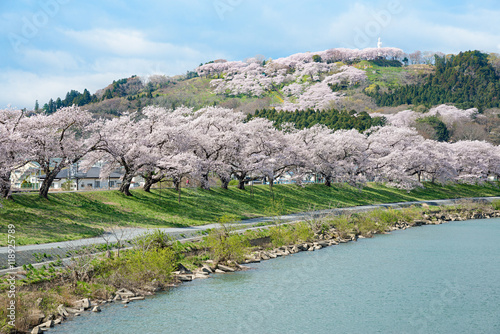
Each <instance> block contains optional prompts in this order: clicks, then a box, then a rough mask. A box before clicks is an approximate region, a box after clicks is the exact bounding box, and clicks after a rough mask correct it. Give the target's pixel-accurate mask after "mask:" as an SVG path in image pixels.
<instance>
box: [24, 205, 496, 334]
mask: <svg viewBox="0 0 500 334" xmlns="http://www.w3.org/2000/svg"><path fill="white" fill-rule="evenodd" d="M498 217H500V210H493V209H491V210H484V211H477V210H475V209H462V210H458V211H456V212H447V211H446V210H440V211H437V212H435V211H431V210H429V211H427V212H426V211H424V212H423V213H422V215H421V217H420V218H419V219H414V220H412V221H410V222H408V221H398V222H395V223H394V224H393V225H392V226H389V227H388V228H387V230H386V231H384V232H381V233H385V234H387V233H390V232H391V231H395V230H405V229H408V228H410V227H414V226H423V225H439V224H443V223H447V222H452V221H463V220H471V219H489V218H498ZM375 234H379V232H377V231H369V232H366V233H364V234H361V233H359V231H358V232H351V233H343V232H341V231H339V230H337V229H336V228H335V227H331V228H329V229H324V228H321V229H318V230H316V231H314V239H313V241H311V242H302V243H297V244H291V245H284V246H281V247H274V248H272V247H270V246H271V243H270V238H268V237H267V238H256V239H253V242H252V244H253V247H252V251H251V252H250V253H248V254H247V255H246V256H245V260H244V261H241V263H236V262H234V261H227V262H224V263H216V262H215V261H213V260H206V261H204V262H203V263H202V264H201V265H200V266H199V267H198V268H196V269H195V270H189V269H188V268H186V267H185V266H183V265H182V264H179V267H178V268H177V269H178V270H177V271H175V272H173V273H172V275H173V277H172V282H171V284H169V285H167V286H166V287H162V286H160V285H156V284H154V282H153V283H150V284H145V285H143V286H142V287H141V288H139V289H126V288H122V289H120V290H118V291H116V292H115V293H114V295H112V298H108V299H106V300H98V299H96V300H90V299H89V298H84V299H81V300H78V301H76V302H74V303H73V305H72V307H67V306H64V305H63V304H60V305H59V306H58V307H57V311H56V312H55V313H52V314H49V315H45V314H43V313H41V312H40V313H35V314H32V315H31V316H30V319H29V322H30V326H32V329H31V331H30V332H28V333H32V334H37V333H43V332H44V331H47V330H49V329H50V328H52V327H54V326H55V325H58V324H61V323H63V322H64V321H66V320H70V319H71V318H72V317H76V316H80V315H82V314H84V313H86V312H101V307H102V306H103V305H106V304H111V303H115V304H116V303H121V304H123V307H127V304H129V303H131V302H134V301H138V300H144V299H145V298H146V296H151V295H154V294H155V293H157V292H160V291H162V290H165V289H170V288H175V287H177V286H178V285H179V284H182V283H183V282H189V281H192V280H195V279H206V278H208V277H210V275H212V274H225V273H232V272H235V271H241V270H248V269H249V268H248V267H247V266H245V265H244V264H249V263H258V262H261V261H267V260H270V259H275V258H278V257H283V256H289V255H292V254H296V253H299V252H305V251H309V252H311V251H318V250H320V249H322V248H325V247H329V246H334V245H338V244H340V243H347V242H350V241H356V240H358V239H359V238H370V237H372V236H373V235H375ZM41 302H42V301H41V298H40V300H37V303H41Z"/></svg>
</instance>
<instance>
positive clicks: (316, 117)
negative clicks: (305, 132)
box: [247, 108, 384, 131]
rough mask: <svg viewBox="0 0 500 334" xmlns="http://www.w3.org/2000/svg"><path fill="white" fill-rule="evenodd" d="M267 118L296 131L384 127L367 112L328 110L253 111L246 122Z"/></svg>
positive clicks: (277, 125)
mask: <svg viewBox="0 0 500 334" xmlns="http://www.w3.org/2000/svg"><path fill="white" fill-rule="evenodd" d="M255 117H261V118H267V119H269V120H271V121H273V123H274V126H275V127H276V128H278V129H279V128H282V127H283V125H285V124H287V123H291V124H293V125H294V127H295V128H297V129H304V128H310V127H312V126H314V125H316V124H324V125H326V126H327V127H328V128H330V129H333V130H340V129H345V130H349V129H356V130H358V131H364V130H366V129H369V128H371V127H372V126H377V125H384V119H383V118H382V117H371V116H370V115H369V114H368V113H367V112H361V113H358V114H356V113H355V112H347V111H338V110H334V109H330V110H324V111H320V110H314V109H307V110H298V111H295V112H288V111H284V110H279V111H278V110H276V109H274V108H273V109H262V110H257V111H255V114H253V115H252V114H249V115H248V117H247V121H249V120H251V119H253V118H255Z"/></svg>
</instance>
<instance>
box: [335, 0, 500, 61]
mask: <svg viewBox="0 0 500 334" xmlns="http://www.w3.org/2000/svg"><path fill="white" fill-rule="evenodd" d="M382 12H384V13H385V14H387V13H389V14H390V15H389V16H388V17H387V16H386V18H387V19H385V18H384V17H382V16H381V13H382ZM498 16H500V12H492V11H485V10H482V9H476V10H472V11H470V12H468V13H466V14H463V13H458V14H455V13H427V12H425V11H415V10H414V9H412V8H407V7H404V5H403V8H402V11H401V13H396V14H392V13H391V12H390V10H389V8H385V7H383V6H382V7H376V6H373V5H367V4H361V3H359V2H358V3H354V4H352V5H351V6H350V8H349V10H347V11H345V12H343V13H342V14H340V15H339V16H337V17H333V18H332V23H331V24H330V26H329V28H328V32H329V35H331V36H332V38H334V39H335V40H337V41H338V42H339V44H340V45H339V46H346V47H354V48H363V47H367V46H370V47H374V46H376V41H377V38H378V37H379V36H381V37H382V41H384V40H385V41H386V43H390V45H389V44H384V46H394V47H400V48H402V49H404V50H405V51H408V52H410V51H413V50H418V49H419V50H433V51H442V52H445V53H446V52H458V51H466V50H471V49H472V50H474V49H479V50H483V51H493V49H494V48H495V45H498V43H500V33H499V31H500V25H499V24H498V23H496V22H498V20H497V19H496V17H498ZM485 22H488V24H487V25H488V26H489V28H487V25H485ZM491 25H493V27H494V28H495V29H492V28H491ZM495 26H496V27H495Z"/></svg>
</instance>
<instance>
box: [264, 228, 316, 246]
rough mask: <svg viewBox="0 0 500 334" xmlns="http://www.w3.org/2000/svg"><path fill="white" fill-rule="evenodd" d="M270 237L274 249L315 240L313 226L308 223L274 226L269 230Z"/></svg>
mask: <svg viewBox="0 0 500 334" xmlns="http://www.w3.org/2000/svg"><path fill="white" fill-rule="evenodd" d="M269 235H270V237H271V242H272V244H273V246H274V247H281V246H284V245H292V244H297V243H301V242H309V241H312V240H313V238H314V232H313V230H312V228H311V225H309V224H308V223H306V222H299V223H296V224H292V225H276V226H272V227H270V228H269Z"/></svg>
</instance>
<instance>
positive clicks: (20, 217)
mask: <svg viewBox="0 0 500 334" xmlns="http://www.w3.org/2000/svg"><path fill="white" fill-rule="evenodd" d="M273 189H274V190H273V193H272V194H271V192H270V189H269V187H268V186H254V187H247V189H246V190H239V189H237V188H236V187H229V189H228V190H224V189H221V188H213V189H212V190H202V189H199V188H183V189H182V191H181V201H180V203H179V202H178V194H177V192H176V191H175V190H174V189H153V190H152V192H151V193H147V192H144V191H142V190H134V191H132V194H133V196H132V197H127V196H124V195H123V194H121V193H119V192H118V191H94V192H90V191H89V192H78V193H77V192H74V193H53V194H50V195H49V200H46V199H42V198H39V197H38V195H36V194H14V195H13V201H3V202H2V205H3V207H2V208H0V231H1V232H2V233H7V226H8V225H9V224H13V225H15V227H16V245H17V246H20V245H31V244H42V243H52V242H61V241H70V240H78V239H84V238H92V237H97V236H99V235H102V234H103V232H104V230H109V229H110V228H116V227H119V228H124V227H128V228H168V227H190V226H200V225H205V224H210V223H213V222H215V221H216V220H217V219H218V218H219V217H220V216H221V215H224V214H233V215H235V216H236V218H237V219H238V220H246V219H252V218H256V217H264V216H270V215H282V214H289V213H297V212H305V211H312V210H324V209H332V208H342V207H351V206H358V205H369V204H380V203H394V202H407V201H422V200H435V199H447V198H464V197H469V198H470V197H485V196H498V195H500V188H499V187H498V184H497V183H485V184H483V185H465V184H453V185H448V186H440V185H435V184H426V185H425V188H421V189H414V190H412V191H410V192H407V191H405V190H399V189H394V188H390V187H386V186H383V185H380V184H374V183H368V184H367V185H366V186H364V187H363V188H362V189H358V188H355V187H351V186H348V185H342V184H341V185H339V184H335V185H333V186H332V187H325V186H324V185H320V184H314V185H306V186H305V187H301V186H297V185H276V186H274V187H273ZM272 198H274V201H275V202H280V203H281V204H282V205H281V207H280V208H278V209H277V208H276V207H273V206H272V205H270V203H271V202H272V201H271V199H272ZM6 242H7V241H6V240H0V246H6Z"/></svg>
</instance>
